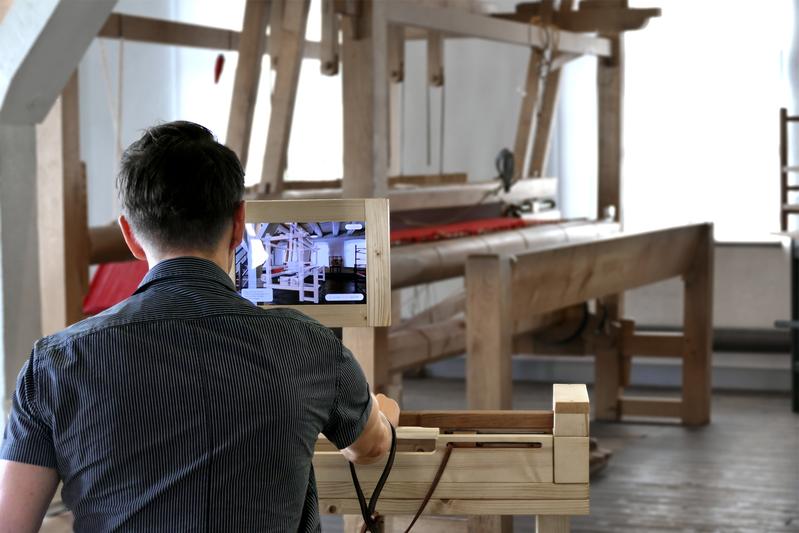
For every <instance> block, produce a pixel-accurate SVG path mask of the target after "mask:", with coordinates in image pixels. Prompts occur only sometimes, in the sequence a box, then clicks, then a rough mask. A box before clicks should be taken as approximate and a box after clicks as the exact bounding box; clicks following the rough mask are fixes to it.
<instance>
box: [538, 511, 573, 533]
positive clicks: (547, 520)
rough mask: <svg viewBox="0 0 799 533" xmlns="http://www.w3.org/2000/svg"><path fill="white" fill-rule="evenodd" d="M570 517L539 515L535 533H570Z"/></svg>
mask: <svg viewBox="0 0 799 533" xmlns="http://www.w3.org/2000/svg"><path fill="white" fill-rule="evenodd" d="M569 521H570V517H568V516H558V515H538V516H536V517H535V533H569V531H571V527H570V526H569Z"/></svg>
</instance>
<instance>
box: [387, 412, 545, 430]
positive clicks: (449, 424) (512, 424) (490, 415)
mask: <svg viewBox="0 0 799 533" xmlns="http://www.w3.org/2000/svg"><path fill="white" fill-rule="evenodd" d="M399 423H400V425H401V426H419V427H431V428H439V429H440V430H441V431H447V430H477V429H496V430H500V429H501V430H508V431H510V430H526V431H530V432H543V433H551V432H552V425H553V423H554V414H553V412H552V411H523V410H514V411H508V410H505V411H502V410H489V409H477V410H468V411H402V412H401V413H400V420H399Z"/></svg>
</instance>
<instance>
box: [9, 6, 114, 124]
mask: <svg viewBox="0 0 799 533" xmlns="http://www.w3.org/2000/svg"><path fill="white" fill-rule="evenodd" d="M116 3H117V0H97V1H93V2H61V1H48V2H34V1H31V0H20V1H17V2H14V4H13V5H12V6H11V8H10V9H9V10H8V13H6V16H5V17H4V19H3V31H0V51H1V52H0V54H2V60H0V122H2V123H4V124H7V125H11V124H13V125H30V126H33V125H34V124H38V123H40V122H41V121H42V120H44V117H45V116H47V114H48V113H49V112H50V109H51V108H52V107H53V103H54V102H55V101H56V99H57V98H58V97H59V95H60V94H61V92H62V90H63V88H64V86H65V85H66V83H67V81H68V80H69V78H70V76H71V75H72V73H73V71H74V70H75V69H76V68H77V66H78V63H80V60H81V58H82V57H83V56H84V55H85V54H86V50H88V48H89V45H91V43H92V39H94V37H95V36H96V35H97V32H98V31H99V29H100V28H101V27H102V26H103V23H104V22H105V20H106V18H108V15H109V14H110V13H111V10H112V9H113V7H114V5H115V4H116Z"/></svg>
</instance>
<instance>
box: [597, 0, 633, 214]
mask: <svg viewBox="0 0 799 533" xmlns="http://www.w3.org/2000/svg"><path fill="white" fill-rule="evenodd" d="M617 4H619V5H624V4H626V0H617ZM605 37H606V38H607V39H608V40H609V41H610V42H611V44H612V50H613V54H612V56H611V57H610V58H606V59H600V60H599V61H598V64H597V106H598V110H597V113H598V122H597V126H598V132H599V133H598V135H597V138H598V141H599V151H598V165H599V169H598V180H599V182H598V183H599V190H598V194H597V201H598V204H597V218H604V214H605V210H606V209H607V208H609V207H611V206H613V207H615V209H616V217H615V220H622V213H621V210H622V203H621V180H622V177H621V169H622V160H621V158H622V109H623V98H624V47H623V45H624V43H623V37H622V36H621V35H620V34H618V33H610V34H606V35H605Z"/></svg>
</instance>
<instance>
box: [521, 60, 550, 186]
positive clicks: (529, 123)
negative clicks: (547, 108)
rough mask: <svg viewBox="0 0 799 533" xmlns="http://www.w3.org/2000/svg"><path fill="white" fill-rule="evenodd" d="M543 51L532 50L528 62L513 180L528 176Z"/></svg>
mask: <svg viewBox="0 0 799 533" xmlns="http://www.w3.org/2000/svg"><path fill="white" fill-rule="evenodd" d="M543 57H544V56H543V54H542V53H541V50H538V49H537V48H531V49H530V59H529V61H528V62H527V77H526V78H525V82H524V96H523V97H522V103H521V107H520V109H519V122H518V124H517V126H516V140H515V142H514V144H513V156H514V158H515V165H514V168H513V179H519V178H521V177H522V176H526V175H527V169H528V167H529V165H528V164H527V162H528V160H529V158H528V157H527V153H528V149H529V147H530V135H531V133H532V127H533V118H534V117H535V110H536V103H537V101H538V92H539V90H540V87H541V76H540V69H541V61H542V60H543Z"/></svg>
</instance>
